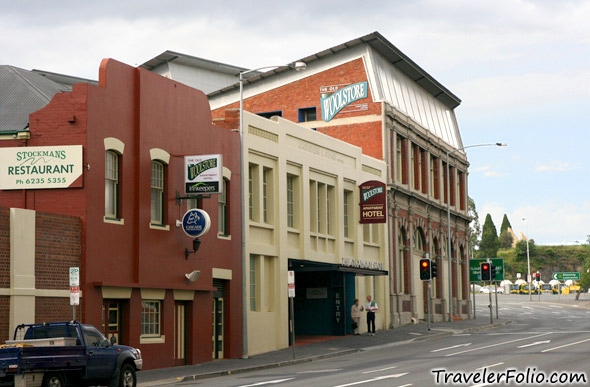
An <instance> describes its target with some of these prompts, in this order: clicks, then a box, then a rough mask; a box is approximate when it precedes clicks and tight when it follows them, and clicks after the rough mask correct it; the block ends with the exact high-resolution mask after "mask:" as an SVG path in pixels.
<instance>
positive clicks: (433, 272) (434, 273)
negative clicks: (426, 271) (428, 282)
mask: <svg viewBox="0 0 590 387" xmlns="http://www.w3.org/2000/svg"><path fill="white" fill-rule="evenodd" d="M430 277H432V278H436V277H438V262H436V259H433V260H432V261H430Z"/></svg>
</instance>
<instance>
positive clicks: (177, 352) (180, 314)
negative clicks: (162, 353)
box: [174, 302, 188, 366]
mask: <svg viewBox="0 0 590 387" xmlns="http://www.w3.org/2000/svg"><path fill="white" fill-rule="evenodd" d="M187 346H188V340H187V316H186V304H184V303H181V302H176V303H175V304H174V364H175V365H177V366H180V365H186V364H188V362H187V358H186V352H187Z"/></svg>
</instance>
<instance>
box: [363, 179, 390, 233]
mask: <svg viewBox="0 0 590 387" xmlns="http://www.w3.org/2000/svg"><path fill="white" fill-rule="evenodd" d="M359 189H360V194H361V204H360V207H361V208H360V210H361V217H360V222H359V223H361V224H364V223H386V222H387V215H386V213H387V211H386V209H387V192H386V190H385V183H382V182H380V181H376V180H371V181H367V182H365V183H363V184H361V185H360V186H359Z"/></svg>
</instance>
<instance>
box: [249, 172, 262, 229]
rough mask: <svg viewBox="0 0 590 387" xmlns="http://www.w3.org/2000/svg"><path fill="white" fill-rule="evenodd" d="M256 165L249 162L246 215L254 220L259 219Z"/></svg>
mask: <svg viewBox="0 0 590 387" xmlns="http://www.w3.org/2000/svg"><path fill="white" fill-rule="evenodd" d="M258 181H259V177H258V166H257V165H255V164H250V166H249V167H248V217H249V219H250V220H252V221H254V222H258V221H259V220H260V213H259V204H258V198H259V194H258V193H259V190H260V188H259V185H258Z"/></svg>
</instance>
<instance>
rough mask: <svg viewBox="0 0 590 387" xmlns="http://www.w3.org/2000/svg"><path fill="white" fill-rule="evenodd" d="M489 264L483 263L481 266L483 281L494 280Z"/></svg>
mask: <svg viewBox="0 0 590 387" xmlns="http://www.w3.org/2000/svg"><path fill="white" fill-rule="evenodd" d="M490 266H491V265H490V264H489V263H488V262H482V263H481V264H480V265H479V268H480V270H481V280H482V281H491V280H492V268H491V267H490Z"/></svg>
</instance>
